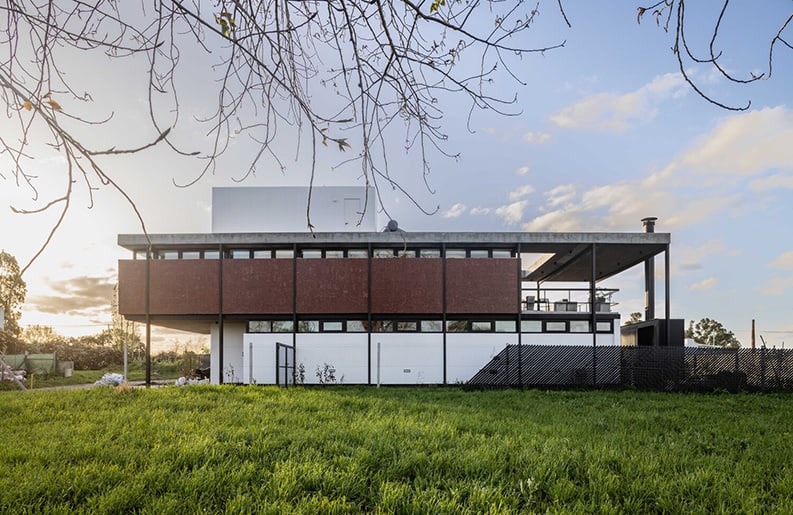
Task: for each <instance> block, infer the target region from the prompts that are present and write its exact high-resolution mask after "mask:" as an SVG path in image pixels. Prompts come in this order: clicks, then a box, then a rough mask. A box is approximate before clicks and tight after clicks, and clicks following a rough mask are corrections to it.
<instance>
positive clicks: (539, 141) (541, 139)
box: [521, 132, 553, 145]
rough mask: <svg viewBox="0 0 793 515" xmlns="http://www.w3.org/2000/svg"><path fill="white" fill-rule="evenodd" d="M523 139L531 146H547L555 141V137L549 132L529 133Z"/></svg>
mask: <svg viewBox="0 0 793 515" xmlns="http://www.w3.org/2000/svg"><path fill="white" fill-rule="evenodd" d="M521 139H522V140H523V141H525V142H526V143H529V144H531V145H546V144H548V143H550V142H551V141H553V136H552V135H551V134H548V133H547V132H527V133H526V134H524V135H523V137H522V138H521Z"/></svg>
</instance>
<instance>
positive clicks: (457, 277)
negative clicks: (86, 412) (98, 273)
mask: <svg viewBox="0 0 793 515" xmlns="http://www.w3.org/2000/svg"><path fill="white" fill-rule="evenodd" d="M307 193H308V190H307V189H306V188H218V189H215V190H214V191H213V212H212V232H210V233H206V234H149V235H144V234H135V235H119V237H118V243H119V245H120V246H122V247H124V248H126V249H128V250H130V251H131V253H132V255H131V259H126V260H121V261H119V309H120V312H121V314H123V315H124V316H126V317H127V318H128V319H132V320H137V321H140V322H145V323H147V327H148V326H149V325H157V326H163V327H170V328H176V329H181V330H186V331H193V332H197V333H203V334H210V335H211V381H212V382H213V383H221V382H223V383H244V384H253V383H258V384H274V383H278V384H283V383H289V382H292V381H293V380H295V378H297V380H298V381H302V382H305V383H307V384H308V383H317V382H326V381H335V382H343V383H345V384H453V383H465V382H467V381H468V380H469V379H470V378H471V377H473V376H474V375H475V374H477V372H479V371H480V370H481V369H482V368H483V367H484V366H485V365H486V364H487V363H488V362H490V361H491V360H492V359H494V357H497V356H498V355H499V354H500V353H502V352H503V351H504V350H505V349H508V348H516V349H517V350H518V351H519V352H520V351H521V349H530V348H532V347H536V346H589V347H593V348H600V347H613V346H617V345H619V344H620V314H619V313H618V312H616V311H615V310H614V309H613V306H614V303H615V298H614V296H615V295H617V294H618V292H617V291H616V290H613V289H604V288H601V287H599V286H598V285H599V283H601V281H603V280H605V279H607V278H610V277H613V276H615V275H618V274H620V273H622V272H624V271H626V270H628V269H630V268H632V267H634V266H636V265H642V264H644V267H645V291H646V293H647V294H646V299H647V302H646V308H645V319H646V320H647V322H645V324H646V325H650V326H652V327H654V328H655V330H654V331H651V332H649V333H647V334H648V335H649V338H651V339H654V341H650V342H649V344H650V345H665V344H667V341H666V340H665V338H667V336H666V335H668V334H669V331H668V330H666V331H664V330H658V328H659V327H660V328H664V327H665V328H667V329H668V328H669V323H670V320H669V319H668V313H669V311H670V310H669V245H670V235H669V234H664V233H656V232H653V231H652V229H653V222H654V219H645V228H646V231H645V232H635V233H583V232H569V233H527V232H411V231H403V230H400V229H399V228H398V226H397V224H396V223H395V222H393V221H390V222H389V223H388V224H383V225H382V226H380V225H378V224H377V222H376V217H375V211H376V210H375V206H374V198H375V196H374V194H373V192H371V191H367V190H366V189H365V188H314V189H313V191H312V197H311V198H312V200H311V205H310V208H311V220H312V224H313V225H314V231H313V232H308V231H306V230H305V227H306V199H307ZM367 204H368V207H367V208H366V209H365V206H366V205H367ZM659 254H663V255H664V257H665V259H664V264H665V272H666V273H665V278H666V287H665V288H664V292H665V303H666V306H665V307H666V309H665V310H664V312H665V313H666V314H667V315H666V316H667V318H665V319H662V320H656V319H655V314H654V311H655V306H654V299H655V293H654V269H653V266H652V263H653V258H654V257H655V256H657V255H659ZM147 333H148V331H147ZM658 335H661V336H658ZM659 338H660V339H659ZM645 343H648V342H645Z"/></svg>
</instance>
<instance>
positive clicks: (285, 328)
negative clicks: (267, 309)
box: [273, 320, 295, 333]
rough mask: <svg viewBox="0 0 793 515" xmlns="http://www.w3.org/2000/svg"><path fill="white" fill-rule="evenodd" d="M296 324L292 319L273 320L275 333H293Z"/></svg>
mask: <svg viewBox="0 0 793 515" xmlns="http://www.w3.org/2000/svg"><path fill="white" fill-rule="evenodd" d="M293 327H295V325H294V324H293V323H292V321H291V320H273V332H274V333H291V332H292V328H293Z"/></svg>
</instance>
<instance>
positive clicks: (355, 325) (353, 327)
mask: <svg viewBox="0 0 793 515" xmlns="http://www.w3.org/2000/svg"><path fill="white" fill-rule="evenodd" d="M347 332H348V333H365V332H366V322H364V321H363V320H347Z"/></svg>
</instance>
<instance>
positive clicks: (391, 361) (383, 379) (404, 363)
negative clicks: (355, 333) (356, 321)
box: [372, 333, 443, 384]
mask: <svg viewBox="0 0 793 515" xmlns="http://www.w3.org/2000/svg"><path fill="white" fill-rule="evenodd" d="M378 343H379V347H380V368H379V378H380V384H442V383H443V335H442V334H440V333H372V383H377V380H378V366H377V363H378V360H377V354H378Z"/></svg>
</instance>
